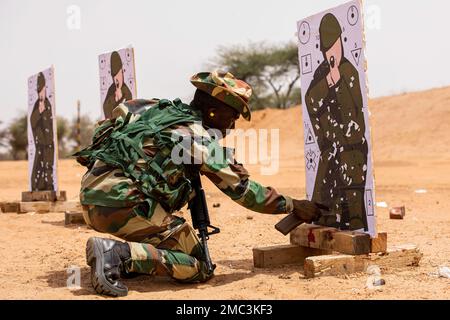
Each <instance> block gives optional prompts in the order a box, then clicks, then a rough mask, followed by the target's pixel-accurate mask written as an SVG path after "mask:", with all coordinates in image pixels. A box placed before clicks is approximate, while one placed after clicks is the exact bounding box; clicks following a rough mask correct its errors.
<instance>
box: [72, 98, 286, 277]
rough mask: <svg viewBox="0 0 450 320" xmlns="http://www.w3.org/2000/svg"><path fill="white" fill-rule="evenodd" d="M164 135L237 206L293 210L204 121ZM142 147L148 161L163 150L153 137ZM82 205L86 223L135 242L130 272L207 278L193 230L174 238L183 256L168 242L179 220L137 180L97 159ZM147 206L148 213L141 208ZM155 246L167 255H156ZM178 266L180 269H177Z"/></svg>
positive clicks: (84, 187) (122, 111)
mask: <svg viewBox="0 0 450 320" xmlns="http://www.w3.org/2000/svg"><path fill="white" fill-rule="evenodd" d="M126 111H127V108H126V106H125V105H121V106H119V107H118V108H116V109H115V110H114V113H115V114H116V115H118V116H120V114H122V116H125V114H127V112H126ZM137 119H139V115H137V116H136V115H135V116H132V117H131V119H130V120H129V121H130V123H133V122H134V121H137ZM164 132H165V134H166V135H167V134H170V135H173V136H175V137H177V139H179V141H188V144H187V146H188V147H187V148H183V151H185V152H186V157H187V158H189V159H190V161H191V163H192V165H186V166H185V167H184V168H185V170H186V171H190V170H193V171H195V172H199V173H201V174H203V175H204V176H206V177H207V178H209V179H210V180H211V181H212V182H213V183H214V184H215V185H216V186H217V187H218V188H219V189H220V190H221V191H222V192H224V193H225V194H226V195H228V196H229V197H230V198H231V199H232V200H233V201H235V202H236V203H238V204H240V205H241V206H243V207H245V208H247V209H250V210H252V211H256V212H260V213H265V214H282V213H289V212H292V211H293V203H292V199H291V198H290V197H287V196H283V195H281V194H279V193H278V192H277V191H276V190H275V189H273V188H271V187H264V186H262V185H260V184H259V183H257V182H255V181H252V180H250V179H249V174H248V172H247V170H246V169H245V168H244V167H243V166H242V164H239V163H238V162H237V161H236V160H235V159H234V157H233V153H232V152H230V150H229V149H226V148H223V147H221V146H220V145H219V144H218V142H217V141H216V140H215V139H214V137H213V136H211V134H210V133H209V132H208V131H206V130H205V128H204V127H203V126H202V125H201V123H199V122H190V123H189V122H188V123H184V124H177V125H174V126H171V127H169V128H167V129H164V130H163V132H161V134H163V133H164ZM183 145H184V144H183ZM142 149H143V152H144V153H145V154H146V155H147V156H149V157H153V156H155V155H156V154H157V152H158V151H157V150H158V146H157V145H155V141H154V139H151V138H149V139H146V140H144V143H143V145H142ZM138 165H140V166H145V161H143V160H142V159H141V160H139V161H138ZM179 168H182V167H179ZM175 176H176V174H175ZM193 196H194V191H192V193H191V194H190V195H189V197H188V199H186V200H185V202H183V203H180V204H179V205H178V206H179V207H180V208H182V207H183V206H184V205H186V204H187V202H188V201H189V200H190V199H192V198H193ZM80 201H81V203H82V204H83V205H84V206H86V207H87V208H88V213H87V214H85V220H86V222H87V223H88V224H89V225H91V226H92V227H93V228H94V229H95V230H97V231H99V232H103V233H110V234H113V235H115V236H118V237H120V238H122V239H125V240H127V241H131V242H132V243H131V244H130V245H131V247H132V255H133V257H132V260H133V262H134V263H133V264H132V266H131V267H130V270H134V271H135V272H140V273H152V272H159V271H155V270H163V269H164V268H165V270H166V271H167V270H169V271H170V270H172V272H168V271H167V272H168V273H167V274H169V275H171V276H173V277H176V278H177V279H180V278H184V279H185V280H186V279H187V280H186V281H199V280H202V279H206V278H207V276H205V274H203V272H204V270H205V267H204V265H203V262H202V259H201V254H200V252H201V245H200V242H199V241H198V238H197V236H196V235H195V232H194V231H193V230H192V228H191V227H190V226H189V227H188V226H184V227H182V228H184V229H183V230H185V231H184V232H180V233H178V235H177V236H174V237H175V238H176V239H175V240H176V241H175V242H178V243H185V245H178V246H175V248H177V249H176V250H181V253H180V252H178V253H177V252H174V251H173V248H174V247H171V246H168V245H167V243H174V240H173V239H172V240H170V241H167V239H169V238H173V236H172V235H173V234H176V227H177V225H178V224H180V223H179V221H180V220H179V218H176V216H175V215H174V214H172V213H171V212H168V211H167V210H165V209H164V208H163V207H162V206H161V204H159V203H158V202H156V201H154V199H151V198H149V197H147V196H146V195H144V194H143V193H142V192H141V191H140V188H139V187H138V185H137V183H136V181H134V180H133V178H131V177H127V176H126V175H125V174H124V173H123V172H122V171H121V169H118V168H114V167H111V166H108V165H105V163H104V162H102V161H101V160H97V161H95V163H94V164H93V165H92V167H91V168H90V169H89V171H88V172H87V173H86V174H85V175H84V177H83V179H82V183H81V190H80ZM144 207H145V209H142V208H144ZM180 228H181V227H180ZM180 230H181V229H180ZM188 231H189V232H188ZM133 242H134V244H133ZM151 246H153V247H154V248H156V249H158V250H162V249H164V250H167V252H160V251H155V249H154V248H152V247H151ZM133 252H134V253H133ZM139 261H141V262H139ZM163 265H165V267H164V266H163ZM174 265H177V266H178V269H176V268H175V267H174ZM179 265H183V267H181V266H179ZM158 266H159V267H158ZM158 268H159V269H158ZM174 268H175V269H174ZM136 270H137V271H136ZM180 270H184V271H183V272H181V271H180ZM160 272H163V271H160ZM180 272H181V274H182V275H180Z"/></svg>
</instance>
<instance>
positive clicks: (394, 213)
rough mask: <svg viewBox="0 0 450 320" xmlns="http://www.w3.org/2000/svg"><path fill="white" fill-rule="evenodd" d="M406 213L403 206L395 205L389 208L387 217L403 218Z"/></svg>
mask: <svg viewBox="0 0 450 320" xmlns="http://www.w3.org/2000/svg"><path fill="white" fill-rule="evenodd" d="M405 215H406V208H405V207H397V208H392V209H391V210H389V218H390V219H393V220H403V218H404V217H405Z"/></svg>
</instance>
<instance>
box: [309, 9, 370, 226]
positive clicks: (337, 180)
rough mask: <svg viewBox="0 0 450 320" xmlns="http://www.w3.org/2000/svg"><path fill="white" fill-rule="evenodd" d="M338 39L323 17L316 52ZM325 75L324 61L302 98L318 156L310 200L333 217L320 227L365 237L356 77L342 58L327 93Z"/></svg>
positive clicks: (363, 146)
mask: <svg viewBox="0 0 450 320" xmlns="http://www.w3.org/2000/svg"><path fill="white" fill-rule="evenodd" d="M341 33H342V31H341V28H340V26H339V23H338V21H337V20H336V18H335V17H334V16H332V15H331V14H328V15H326V16H325V17H324V18H323V19H322V22H321V27H320V34H321V49H322V51H323V52H325V51H327V50H328V49H329V48H330V47H331V46H332V45H333V44H334V43H336V41H337V40H338V39H340V37H341ZM329 72H330V66H329V62H328V61H327V60H326V59H325V61H324V62H323V63H322V64H321V65H320V66H319V67H318V68H317V70H316V72H315V74H314V78H313V80H312V82H311V84H310V87H309V88H308V91H307V93H306V97H305V104H306V106H307V110H308V113H309V117H310V119H311V123H312V126H313V128H314V133H315V136H316V137H317V143H318V145H319V148H320V152H321V157H320V160H319V168H318V172H317V175H316V181H315V186H314V193H313V196H312V200H313V201H315V202H318V203H322V204H324V205H326V206H328V207H330V208H332V210H333V213H335V215H331V216H330V215H329V216H323V217H322V218H321V219H320V221H319V223H320V224H321V225H327V226H331V227H338V228H339V227H340V228H341V229H351V230H358V229H362V228H364V229H365V230H366V231H367V218H366V210H365V202H364V190H365V183H366V174H367V155H368V146H367V141H366V140H365V131H366V127H365V122H364V113H363V98H362V93H361V86H360V82H359V75H358V71H357V70H356V69H355V67H354V66H353V65H352V64H351V63H350V62H349V61H348V60H347V59H346V58H345V57H343V56H342V60H341V62H340V64H339V73H340V75H341V78H340V80H339V81H338V82H337V83H336V84H335V85H334V86H331V87H329V84H328V82H327V79H326V77H327V75H328V73H329ZM336 214H338V215H339V216H340V221H339V219H337V216H336Z"/></svg>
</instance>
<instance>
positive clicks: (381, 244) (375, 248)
mask: <svg viewBox="0 0 450 320" xmlns="http://www.w3.org/2000/svg"><path fill="white" fill-rule="evenodd" d="M386 251H387V232H380V233H378V237H377V238H375V239H370V252H371V253H378V252H386Z"/></svg>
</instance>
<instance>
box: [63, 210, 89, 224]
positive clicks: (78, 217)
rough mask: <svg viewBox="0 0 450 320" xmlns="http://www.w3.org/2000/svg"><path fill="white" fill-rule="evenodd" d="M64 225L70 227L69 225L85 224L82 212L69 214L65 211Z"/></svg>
mask: <svg viewBox="0 0 450 320" xmlns="http://www.w3.org/2000/svg"><path fill="white" fill-rule="evenodd" d="M64 224H65V225H66V226H67V225H70V224H86V222H85V221H84V218H83V213H82V212H70V211H66V212H65V213H64Z"/></svg>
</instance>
